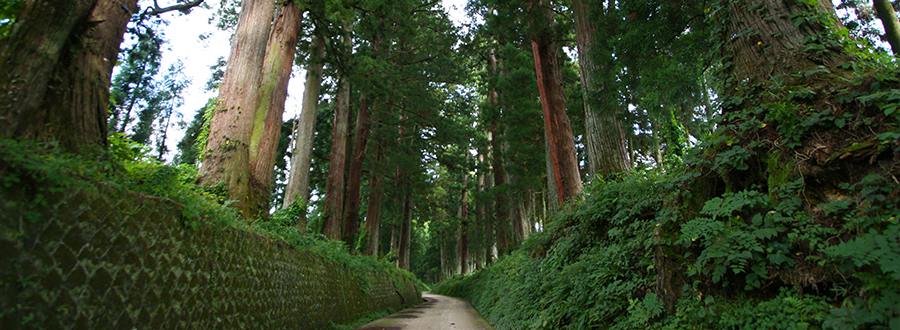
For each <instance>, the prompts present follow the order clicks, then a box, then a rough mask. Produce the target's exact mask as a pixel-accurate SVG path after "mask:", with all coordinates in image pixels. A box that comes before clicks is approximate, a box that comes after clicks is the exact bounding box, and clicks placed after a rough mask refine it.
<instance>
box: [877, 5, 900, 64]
mask: <svg viewBox="0 0 900 330" xmlns="http://www.w3.org/2000/svg"><path fill="white" fill-rule="evenodd" d="M872 7H875V15H876V16H878V19H879V20H881V26H883V27H884V38H885V39H887V41H888V44H890V45H891V50H892V51H893V52H894V55H900V20H898V18H897V12H896V11H894V7H893V6H891V2H890V1H888V0H874V1H873V4H872Z"/></svg>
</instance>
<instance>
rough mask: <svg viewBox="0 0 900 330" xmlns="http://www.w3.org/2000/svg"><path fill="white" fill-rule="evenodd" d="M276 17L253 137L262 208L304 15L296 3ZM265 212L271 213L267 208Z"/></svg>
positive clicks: (281, 9) (270, 180) (253, 163)
mask: <svg viewBox="0 0 900 330" xmlns="http://www.w3.org/2000/svg"><path fill="white" fill-rule="evenodd" d="M276 14H277V15H276V17H275V25H274V27H273V28H272V31H271V33H270V36H269V42H268V45H267V46H266V57H265V60H264V61H263V67H262V82H261V87H260V93H259V100H258V101H257V110H256V114H255V118H254V124H253V133H252V135H251V136H250V166H251V174H252V175H253V177H254V181H255V182H258V183H259V184H260V187H259V188H260V189H261V191H260V192H259V193H258V194H255V195H256V196H258V197H259V198H261V200H259V201H257V203H258V204H261V205H267V204H268V200H269V198H268V197H269V192H270V191H271V190H272V184H273V183H274V180H275V175H274V173H275V161H276V159H275V158H276V155H277V154H278V150H277V149H278V140H279V137H280V136H281V123H282V118H281V117H282V116H283V115H284V102H285V99H287V89H288V82H289V81H290V79H291V70H292V68H293V66H294V53H295V51H296V49H297V36H298V34H299V33H300V19H301V14H302V13H301V12H300V7H298V6H297V4H296V3H294V2H293V1H286V2H284V4H282V5H281V6H280V7H279V8H278V12H277V13H276ZM263 210H268V207H265V208H264V209H263Z"/></svg>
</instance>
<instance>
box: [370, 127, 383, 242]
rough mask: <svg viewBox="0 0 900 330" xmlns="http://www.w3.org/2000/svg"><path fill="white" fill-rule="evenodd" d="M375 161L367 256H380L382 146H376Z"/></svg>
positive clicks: (371, 181)
mask: <svg viewBox="0 0 900 330" xmlns="http://www.w3.org/2000/svg"><path fill="white" fill-rule="evenodd" d="M374 153H375V161H374V162H373V164H375V165H374V166H373V169H372V172H371V174H370V175H369V207H368V209H366V233H367V235H368V237H369V242H368V244H367V246H366V254H367V255H370V256H377V255H378V247H379V246H380V245H381V208H382V205H383V204H384V203H383V202H384V185H383V184H382V183H383V182H384V172H382V171H380V170H379V169H378V166H380V165H381V164H380V161H381V159H382V155H381V153H382V151H381V146H380V145H379V144H378V143H377V139H376V144H375V150H374Z"/></svg>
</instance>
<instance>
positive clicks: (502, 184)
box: [491, 124, 509, 255]
mask: <svg viewBox="0 0 900 330" xmlns="http://www.w3.org/2000/svg"><path fill="white" fill-rule="evenodd" d="M498 126H499V125H498V124H494V126H493V127H492V134H491V136H492V137H493V138H492V139H491V152H492V153H493V156H494V157H493V160H492V161H493V165H494V171H493V172H494V187H495V188H498V187H499V188H500V189H501V191H499V192H497V194H496V195H495V196H494V221H493V223H494V226H493V227H494V232H495V233H496V234H497V236H496V239H497V250H498V251H497V253H498V254H500V255H502V254H505V253H506V250H507V248H508V247H509V198H508V195H509V193H508V191H507V189H509V185H508V184H506V169H505V168H504V164H503V159H504V155H503V152H502V149H501V148H502V146H501V144H502V143H501V142H500V132H499V131H500V129H499V128H498Z"/></svg>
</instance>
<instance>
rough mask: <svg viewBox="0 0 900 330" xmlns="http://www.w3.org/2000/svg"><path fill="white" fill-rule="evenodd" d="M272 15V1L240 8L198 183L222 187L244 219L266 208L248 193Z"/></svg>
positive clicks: (250, 0) (254, 0) (255, 0)
mask: <svg viewBox="0 0 900 330" xmlns="http://www.w3.org/2000/svg"><path fill="white" fill-rule="evenodd" d="M274 11H275V3H274V1H271V0H244V1H243V2H242V3H241V14H240V18H239V21H238V22H239V23H238V26H237V30H236V31H235V33H234V36H233V37H232V39H231V56H230V57H229V59H228V67H227V68H226V69H225V77H224V78H223V79H222V85H221V86H220V87H219V97H218V99H217V100H216V108H215V110H214V111H215V112H214V113H213V117H212V122H211V123H210V128H209V140H208V142H207V145H206V149H205V154H206V157H205V158H204V159H203V165H202V166H201V167H200V171H199V174H198V179H197V181H198V183H199V184H201V185H204V186H215V185H218V184H224V185H225V187H226V189H227V191H228V199H230V200H233V201H235V203H234V206H235V208H237V209H238V210H239V211H240V212H241V214H242V215H243V216H244V217H247V218H250V217H254V216H257V215H259V214H260V213H261V212H263V211H264V208H263V206H264V205H260V204H259V202H258V201H259V200H260V197H259V196H257V194H258V191H254V189H253V188H252V187H253V186H254V183H253V182H252V180H253V179H252V176H251V174H250V166H249V164H250V136H251V133H252V131H253V123H254V112H255V110H256V109H257V106H256V104H257V102H258V100H259V86H260V81H261V79H262V70H260V68H262V66H263V62H264V60H265V55H266V44H267V42H268V39H269V38H268V36H269V26H270V25H271V23H272V16H273V13H274ZM257 184H258V183H257Z"/></svg>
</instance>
